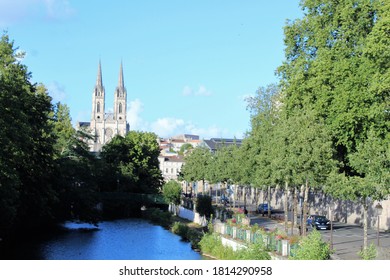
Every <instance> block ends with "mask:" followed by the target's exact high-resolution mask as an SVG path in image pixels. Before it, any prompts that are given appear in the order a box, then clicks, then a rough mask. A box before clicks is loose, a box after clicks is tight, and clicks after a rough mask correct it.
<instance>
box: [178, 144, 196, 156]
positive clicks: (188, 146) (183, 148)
mask: <svg viewBox="0 0 390 280" xmlns="http://www.w3.org/2000/svg"><path fill="white" fill-rule="evenodd" d="M193 148H194V147H193V146H192V145H191V144H190V143H185V144H184V145H182V146H181V147H180V151H179V155H184V154H185V153H187V152H188V151H191V150H192V149H193Z"/></svg>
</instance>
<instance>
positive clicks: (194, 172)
mask: <svg viewBox="0 0 390 280" xmlns="http://www.w3.org/2000/svg"><path fill="white" fill-rule="evenodd" d="M210 161H211V152H210V150H209V149H207V148H206V147H196V148H195V149H193V150H192V152H191V153H190V154H188V155H187V156H186V157H185V164H184V165H183V167H182V168H181V173H182V175H183V178H184V179H185V180H186V181H187V182H196V181H203V185H204V182H205V180H206V179H207V177H208V168H209V167H210Z"/></svg>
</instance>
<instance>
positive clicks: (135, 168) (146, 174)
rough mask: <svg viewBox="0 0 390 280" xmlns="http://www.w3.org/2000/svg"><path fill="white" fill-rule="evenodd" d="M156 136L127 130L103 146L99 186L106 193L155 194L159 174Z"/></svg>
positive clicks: (159, 181)
mask: <svg viewBox="0 0 390 280" xmlns="http://www.w3.org/2000/svg"><path fill="white" fill-rule="evenodd" d="M156 139H157V136H156V135H155V134H154V133H151V132H138V131H130V132H129V133H128V134H127V135H126V136H125V137H121V136H116V137H114V138H113V139H112V140H111V142H110V143H108V144H107V145H105V146H104V147H103V151H102V153H101V158H102V160H103V162H104V165H105V167H104V171H103V172H102V174H103V175H104V178H102V182H103V183H104V185H102V186H101V189H102V190H105V191H119V192H121V191H122V192H135V193H158V192H159V191H160V189H161V186H162V175H161V171H160V168H159V162H158V156H159V153H160V149H159V146H158V143H157V140H156Z"/></svg>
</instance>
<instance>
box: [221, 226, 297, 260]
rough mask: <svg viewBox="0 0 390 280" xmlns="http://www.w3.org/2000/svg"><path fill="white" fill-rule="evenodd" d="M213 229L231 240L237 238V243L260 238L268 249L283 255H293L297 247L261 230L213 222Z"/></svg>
mask: <svg viewBox="0 0 390 280" xmlns="http://www.w3.org/2000/svg"><path fill="white" fill-rule="evenodd" d="M214 231H215V232H217V233H219V234H222V235H224V236H225V237H227V238H229V239H231V240H237V242H239V243H240V242H241V243H242V242H244V243H256V242H258V241H260V240H261V241H263V242H264V245H265V246H266V248H267V249H268V250H269V251H271V252H275V253H276V254H278V255H280V256H284V257H288V256H293V253H294V249H296V248H297V247H298V244H290V243H289V240H286V239H280V238H279V237H277V236H275V235H274V234H271V233H266V232H263V231H261V230H257V231H252V230H250V229H246V228H240V227H236V226H232V225H229V224H227V223H220V222H219V223H215V224H214Z"/></svg>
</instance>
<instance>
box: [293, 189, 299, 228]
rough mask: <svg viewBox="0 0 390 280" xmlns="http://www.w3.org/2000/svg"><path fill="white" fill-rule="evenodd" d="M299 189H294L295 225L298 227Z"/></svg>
mask: <svg viewBox="0 0 390 280" xmlns="http://www.w3.org/2000/svg"><path fill="white" fill-rule="evenodd" d="M297 190H298V189H297V187H294V197H293V200H294V221H295V225H296V226H297V225H298V193H297Z"/></svg>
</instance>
